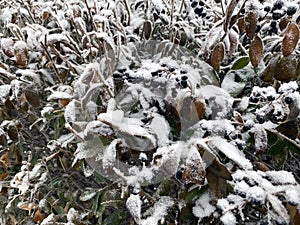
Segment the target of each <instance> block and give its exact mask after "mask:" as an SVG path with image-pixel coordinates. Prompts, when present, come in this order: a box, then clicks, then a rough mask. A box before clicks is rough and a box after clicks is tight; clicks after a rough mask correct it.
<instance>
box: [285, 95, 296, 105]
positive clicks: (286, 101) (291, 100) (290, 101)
mask: <svg viewBox="0 0 300 225" xmlns="http://www.w3.org/2000/svg"><path fill="white" fill-rule="evenodd" d="M284 101H285V103H286V104H288V105H290V104H292V103H293V101H294V100H293V99H292V98H291V97H289V96H287V97H285V99H284Z"/></svg>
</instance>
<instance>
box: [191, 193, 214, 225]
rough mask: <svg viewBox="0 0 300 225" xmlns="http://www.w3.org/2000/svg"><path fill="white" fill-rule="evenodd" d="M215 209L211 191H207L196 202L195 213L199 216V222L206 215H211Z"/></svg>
mask: <svg viewBox="0 0 300 225" xmlns="http://www.w3.org/2000/svg"><path fill="white" fill-rule="evenodd" d="M215 210H216V208H215V207H214V206H213V205H211V204H210V197H209V193H208V192H205V193H204V194H202V195H201V196H200V197H199V198H198V199H197V201H196V202H195V206H194V207H193V214H194V215H195V216H196V217H198V218H199V221H198V223H199V222H200V221H201V220H202V219H203V218H204V217H208V216H210V215H211V214H212V213H213V212H214V211H215Z"/></svg>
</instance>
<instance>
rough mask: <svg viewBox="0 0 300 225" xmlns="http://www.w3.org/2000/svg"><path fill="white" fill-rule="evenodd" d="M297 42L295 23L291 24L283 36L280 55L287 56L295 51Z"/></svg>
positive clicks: (297, 31) (297, 35) (297, 28)
mask: <svg viewBox="0 0 300 225" xmlns="http://www.w3.org/2000/svg"><path fill="white" fill-rule="evenodd" d="M298 41H299V27H298V25H297V24H295V23H291V24H290V25H289V26H288V27H287V29H286V31H285V34H284V37H283V40H282V48H281V51H282V54H283V56H285V57H286V56H289V55H290V54H292V53H293V51H294V50H295V48H296V46H297V44H298Z"/></svg>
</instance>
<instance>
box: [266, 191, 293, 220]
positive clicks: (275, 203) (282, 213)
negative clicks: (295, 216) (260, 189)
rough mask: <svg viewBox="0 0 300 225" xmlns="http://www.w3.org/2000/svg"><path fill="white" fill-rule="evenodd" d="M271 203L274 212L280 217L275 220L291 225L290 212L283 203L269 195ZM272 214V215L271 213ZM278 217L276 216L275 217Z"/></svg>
mask: <svg viewBox="0 0 300 225" xmlns="http://www.w3.org/2000/svg"><path fill="white" fill-rule="evenodd" d="M267 198H268V200H269V202H270V203H271V205H272V207H273V210H274V211H275V212H276V213H277V215H278V216H279V217H277V218H275V220H281V221H282V220H283V222H285V223H286V224H289V222H290V216H289V214H288V211H287V210H286V208H285V207H284V205H283V204H282V202H281V201H280V200H279V199H278V198H277V197H276V196H274V195H272V194H269V195H268V196H267ZM269 214H270V213H269ZM274 216H275V217H276V215H274Z"/></svg>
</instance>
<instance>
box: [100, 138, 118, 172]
mask: <svg viewBox="0 0 300 225" xmlns="http://www.w3.org/2000/svg"><path fill="white" fill-rule="evenodd" d="M118 143H120V140H119V139H114V140H113V141H112V142H111V143H110V144H109V146H108V147H106V148H105V149H104V151H103V159H102V162H103V169H104V170H107V169H109V168H112V167H113V166H114V165H115V163H116V159H117V149H116V147H117V144H118ZM97 160H99V158H98V157H97V158H96V161H97Z"/></svg>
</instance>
